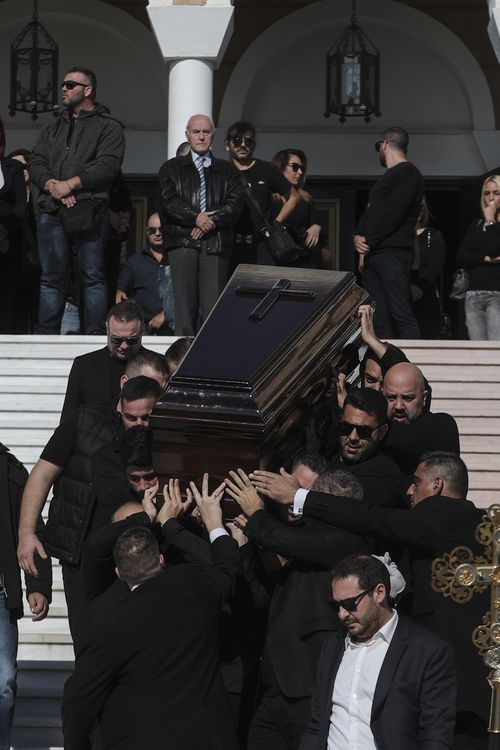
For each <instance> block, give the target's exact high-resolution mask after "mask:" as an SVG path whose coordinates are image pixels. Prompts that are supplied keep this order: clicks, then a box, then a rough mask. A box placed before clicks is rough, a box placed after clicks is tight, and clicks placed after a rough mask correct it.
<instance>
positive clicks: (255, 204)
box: [245, 183, 272, 232]
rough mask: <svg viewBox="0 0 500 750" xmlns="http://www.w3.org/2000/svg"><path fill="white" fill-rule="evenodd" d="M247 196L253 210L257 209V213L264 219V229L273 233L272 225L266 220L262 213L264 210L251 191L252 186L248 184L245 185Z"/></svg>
mask: <svg viewBox="0 0 500 750" xmlns="http://www.w3.org/2000/svg"><path fill="white" fill-rule="evenodd" d="M245 189H246V194H247V198H248V200H249V201H250V203H251V204H252V206H253V208H254V209H255V212H256V213H257V215H258V216H259V218H260V219H262V226H263V228H264V229H266V230H267V231H268V232H270V231H271V229H272V225H271V224H270V223H269V221H268V220H267V219H266V217H265V216H264V214H263V213H262V209H261V207H260V206H259V203H258V202H257V201H256V200H255V198H254V196H253V195H252V191H251V189H250V185H249V184H248V183H246V184H245Z"/></svg>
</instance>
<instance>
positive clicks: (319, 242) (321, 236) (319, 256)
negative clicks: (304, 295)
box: [273, 148, 331, 268]
mask: <svg viewBox="0 0 500 750" xmlns="http://www.w3.org/2000/svg"><path fill="white" fill-rule="evenodd" d="M273 164H276V166H277V167H278V168H279V169H280V170H281V172H282V173H283V175H284V176H285V177H286V179H287V180H288V182H289V183H290V184H291V185H292V186H293V187H295V188H296V189H297V191H298V193H299V201H298V203H297V205H296V206H295V208H294V209H293V211H292V212H291V213H290V214H289V215H288V216H287V218H286V222H285V225H286V228H287V231H288V233H289V234H291V235H292V237H293V238H294V240H295V241H296V243H297V244H298V245H299V246H301V247H303V248H304V257H303V258H300V259H299V260H298V261H297V262H296V263H294V264H293V265H297V266H299V267H302V268H314V267H316V268H321V267H324V268H328V267H329V266H330V265H331V255H330V251H329V249H328V241H327V238H326V236H325V233H324V232H323V230H322V229H321V226H320V224H319V223H318V215H317V210H316V204H315V202H314V198H313V197H312V195H311V194H310V193H308V192H307V190H304V183H305V181H306V173H307V158H306V155H305V153H304V152H303V151H301V150H300V149H297V148H296V149H283V150H282V151H278V153H277V154H275V156H274V158H273Z"/></svg>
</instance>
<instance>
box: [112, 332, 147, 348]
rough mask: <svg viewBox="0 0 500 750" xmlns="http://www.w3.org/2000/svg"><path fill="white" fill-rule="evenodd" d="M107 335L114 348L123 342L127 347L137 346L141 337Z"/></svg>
mask: <svg viewBox="0 0 500 750" xmlns="http://www.w3.org/2000/svg"><path fill="white" fill-rule="evenodd" d="M108 335H109V340H110V341H111V343H112V344H116V346H120V345H121V344H123V343H124V342H125V343H126V344H128V346H133V345H134V344H138V343H139V341H140V340H141V336H112V335H111V334H108Z"/></svg>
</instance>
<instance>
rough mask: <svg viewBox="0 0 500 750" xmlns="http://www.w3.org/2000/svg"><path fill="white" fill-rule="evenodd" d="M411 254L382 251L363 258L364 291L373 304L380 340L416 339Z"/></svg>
mask: <svg viewBox="0 0 500 750" xmlns="http://www.w3.org/2000/svg"><path fill="white" fill-rule="evenodd" d="M412 261H413V253H412V252H411V250H398V249H397V248H385V249H384V250H381V251H380V252H378V253H375V254H374V255H372V254H371V253H368V255H366V256H365V270H364V271H363V287H364V288H365V289H366V291H367V292H368V294H369V295H370V297H372V299H373V300H375V305H376V306H375V312H374V315H373V322H374V326H375V333H376V334H377V336H378V337H379V338H381V339H386V338H387V339H391V338H399V339H419V338H420V329H419V327H418V323H417V321H416V319H415V314H414V312H413V308H412V303H411V295H410V273H411V264H412Z"/></svg>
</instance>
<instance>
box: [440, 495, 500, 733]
mask: <svg viewBox="0 0 500 750" xmlns="http://www.w3.org/2000/svg"><path fill="white" fill-rule="evenodd" d="M476 539H477V541H478V542H479V544H482V545H483V546H484V547H485V550H484V552H485V554H484V556H479V555H478V556H475V555H474V554H473V553H472V550H470V549H469V548H468V547H455V549H454V550H452V551H451V552H450V553H447V554H445V555H443V557H438V558H436V559H435V560H434V562H433V563H432V588H433V589H434V591H438V592H439V593H441V594H443V596H449V597H451V599H452V600H453V601H454V602H456V603H457V604H464V603H465V602H468V601H469V600H470V599H471V598H472V596H473V594H474V592H475V591H478V592H482V591H485V590H486V588H487V587H488V586H489V585H490V586H491V608H490V611H489V612H486V614H485V615H484V617H483V624H482V625H479V626H478V627H477V628H476V629H475V630H474V632H473V633H472V640H473V642H474V644H475V645H476V646H477V647H478V649H479V654H480V656H482V657H483V660H484V663H485V664H486V665H487V666H488V667H491V672H490V673H489V675H488V682H489V684H490V687H491V710H490V725H489V727H488V731H489V732H491V733H492V734H493V735H498V734H500V505H490V507H489V508H488V510H487V511H486V514H485V515H484V519H483V521H482V522H481V523H480V524H479V526H478V527H477V529H476ZM494 742H495V743H496V742H497V738H496V737H495V740H493V736H492V737H491V738H490V747H496V746H497V745H496V744H494Z"/></svg>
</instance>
